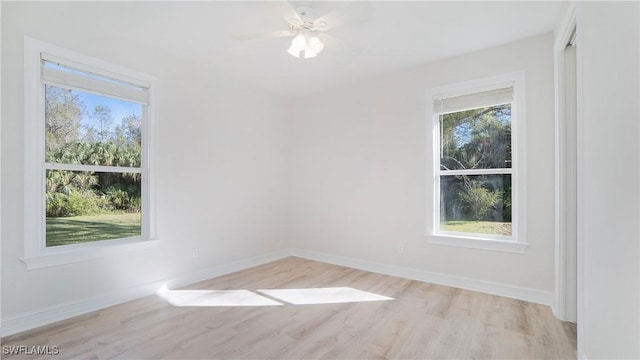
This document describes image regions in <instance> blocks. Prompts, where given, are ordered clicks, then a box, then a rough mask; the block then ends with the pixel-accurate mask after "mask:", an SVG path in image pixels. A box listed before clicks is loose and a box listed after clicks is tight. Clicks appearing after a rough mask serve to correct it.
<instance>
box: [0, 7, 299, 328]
mask: <svg viewBox="0 0 640 360" xmlns="http://www.w3.org/2000/svg"><path fill="white" fill-rule="evenodd" d="M77 4H80V3H73V2H71V3H58V4H57V3H39V4H33V3H20V2H4V3H3V4H2V55H3V58H2V80H3V81H2V94H3V98H2V102H3V106H2V174H3V177H2V195H3V196H2V224H3V227H2V290H3V291H2V318H3V320H6V319H10V318H15V317H20V316H22V315H25V314H28V313H32V312H38V311H42V310H46V309H47V308H49V307H56V306H60V305H64V304H68V303H71V302H77V301H80V302H81V301H82V300H84V299H88V298H96V297H98V298H99V297H101V296H103V295H105V296H106V295H108V294H113V293H118V292H122V291H124V290H126V289H128V288H129V287H133V286H138V285H141V284H148V283H151V282H154V281H159V280H162V279H165V278H170V277H176V276H184V275H188V274H190V273H194V272H197V271H200V270H203V269H207V268H211V267H215V266H218V265H223V264H226V263H229V262H232V261H234V260H238V259H247V258H250V257H252V256H257V255H261V254H265V253H269V252H272V251H276V250H280V249H284V248H288V247H289V244H288V243H287V239H288V221H289V218H288V216H289V212H288V204H289V155H290V153H289V152H290V148H289V142H288V139H289V122H288V119H287V118H286V109H287V101H286V100H285V99H281V98H277V97H274V96H271V95H268V94H266V93H264V92H262V91H261V90H256V89H253V88H251V87H250V86H247V85H245V84H242V83H239V82H236V81H233V80H230V79H228V78H226V77H225V76H223V75H222V74H219V73H216V72H215V69H209V68H202V67H200V66H198V65H196V64H191V63H187V62H184V61H181V60H180V59H176V58H172V57H171V56H169V55H167V54H163V53H161V52H159V51H157V50H156V49H154V48H151V47H149V46H147V45H146V44H142V43H133V42H131V41H130V40H129V39H128V38H127V37H119V36H117V35H114V34H112V33H111V32H110V31H109V29H111V28H113V29H115V28H120V29H122V28H126V27H128V26H132V23H133V22H134V21H135V20H136V19H135V17H134V16H133V15H132V16H118V15H127V14H118V12H117V6H116V7H112V8H113V9H114V11H113V12H109V11H107V10H108V8H109V7H108V6H107V5H105V6H103V7H102V8H101V9H100V13H99V14H97V13H96V11H94V9H93V7H92V6H91V5H90V4H80V5H77ZM129 15H131V14H129ZM24 35H29V36H31V37H33V38H36V39H39V40H43V41H49V42H51V43H54V44H56V45H59V46H63V47H66V48H68V49H71V50H74V51H77V52H80V53H83V54H86V55H89V56H93V57H97V58H100V59H104V60H106V61H110V62H112V63H114V64H117V65H122V66H126V67H129V68H132V69H134V70H138V71H141V72H144V73H147V74H149V75H152V76H155V77H157V78H158V80H159V94H160V95H159V107H158V112H157V113H158V117H157V119H156V120H157V123H156V128H157V138H156V144H157V153H156V165H157V179H156V180H157V202H156V204H157V215H158V235H159V237H160V240H161V245H160V246H159V248H157V249H155V250H149V251H146V252H134V253H128V254H125V255H122V256H117V257H109V258H102V259H98V260H93V261H87V262H82V263H75V264H70V265H65V266H58V267H53V268H46V269H39V270H31V271H26V270H25V265H24V264H23V263H22V262H20V260H19V258H20V257H22V256H23V223H24V220H25V219H23V190H24V189H23V169H24V164H23V146H24V144H23V118H22V113H23V110H22V106H23V105H22V103H23V101H22V97H23V95H22V94H23V55H22V54H23V36H24ZM196 249H197V250H198V252H199V257H197V258H193V257H192V253H193V250H196Z"/></svg>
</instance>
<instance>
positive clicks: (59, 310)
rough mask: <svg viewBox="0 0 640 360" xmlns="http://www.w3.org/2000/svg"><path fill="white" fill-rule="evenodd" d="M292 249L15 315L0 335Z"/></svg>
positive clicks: (1, 325)
mask: <svg viewBox="0 0 640 360" xmlns="http://www.w3.org/2000/svg"><path fill="white" fill-rule="evenodd" d="M290 255H291V252H290V251H289V250H281V251H276V252H272V253H268V254H264V255H259V256H256V257H252V258H249V259H243V260H239V261H234V262H231V263H228V264H223V265H219V266H214V267H212V268H209V269H204V270H201V271H197V272H194V273H191V274H187V275H184V276H177V277H175V278H170V279H163V280H158V281H154V282H151V283H148V284H144V285H140V286H135V287H131V288H128V289H124V290H120V291H116V292H113V293H110V294H106V295H101V296H99V297H92V298H88V299H83V300H78V301H73V302H69V303H66V304H62V305H55V306H51V307H47V308H44V309H39V310H36V311H33V312H29V313H23V314H20V315H16V316H12V317H9V318H6V319H4V318H3V319H2V321H0V336H3V337H4V336H9V335H13V334H17V333H20V332H23V331H27V330H31V329H34V328H37V327H40V326H44V325H48V324H51V323H54V322H56V321H60V320H65V319H69V318H71V317H74V316H78V315H83V314H86V313H89V312H92V311H96V310H100V309H104V308H107V307H109V306H113V305H118V304H122V303H124V302H127V301H131V300H135V299H139V298H141V297H145V296H149V295H153V294H155V293H157V291H158V289H160V287H162V286H163V285H166V286H167V287H169V288H171V289H174V288H177V287H182V286H186V285H189V284H193V283H196V282H199V281H203V280H207V279H211V278H214V277H217V276H221V275H225V274H229V273H232V272H236V271H240V270H244V269H248V268H250V267H254V266H258V265H262V264H266V263H269V262H272V261H275V260H279V259H282V258H285V257H287V256H290Z"/></svg>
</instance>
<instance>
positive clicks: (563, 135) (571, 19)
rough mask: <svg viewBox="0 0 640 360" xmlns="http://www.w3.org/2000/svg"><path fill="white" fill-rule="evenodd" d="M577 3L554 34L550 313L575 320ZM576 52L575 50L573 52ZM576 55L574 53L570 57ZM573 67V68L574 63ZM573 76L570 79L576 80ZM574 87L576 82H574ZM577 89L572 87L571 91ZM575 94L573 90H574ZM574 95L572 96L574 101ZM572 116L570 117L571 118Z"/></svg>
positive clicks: (565, 319) (572, 4)
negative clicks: (552, 293)
mask: <svg viewBox="0 0 640 360" xmlns="http://www.w3.org/2000/svg"><path fill="white" fill-rule="evenodd" d="M576 31H577V30H576V6H575V3H571V4H570V6H569V9H568V10H567V13H566V15H565V18H564V20H563V22H562V24H561V25H560V27H559V28H558V29H556V34H555V44H554V68H555V87H554V88H555V99H556V107H555V130H556V131H555V147H556V151H555V296H554V302H553V306H552V307H551V308H552V310H553V314H554V315H555V316H557V317H558V318H559V319H561V320H564V321H571V322H576V321H577V294H576V292H577V282H578V280H577V266H576V262H577V245H576V244H577V220H576V219H577V213H578V209H577V198H576V189H577V181H578V180H577V167H576V164H577V161H578V159H577V158H576V157H577V155H576V152H577V151H576V150H577V137H576V136H577V131H578V129H577V122H576V114H575V113H574V114H571V112H572V111H575V109H571V108H570V107H568V106H567V101H568V100H570V99H567V90H570V89H572V86H571V85H569V84H568V83H567V80H569V79H570V78H568V77H567V75H569V74H568V73H567V70H570V69H567V56H566V55H567V53H566V51H567V44H568V43H569V42H570V41H571V40H572V38H573V37H575V36H576ZM574 54H575V52H574ZM573 58H574V59H576V57H575V55H574V57H573ZM573 65H574V68H573V70H572V71H574V72H575V71H576V68H575V65H576V64H575V63H574V64H573ZM575 80H576V79H573V81H575ZM573 87H575V86H573ZM575 90H576V89H575V88H574V89H573V91H575ZM574 95H575V94H574ZM575 100H576V99H575V98H574V99H573V100H572V101H574V102H575ZM570 117H573V119H570Z"/></svg>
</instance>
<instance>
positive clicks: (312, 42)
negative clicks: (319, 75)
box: [305, 36, 324, 54]
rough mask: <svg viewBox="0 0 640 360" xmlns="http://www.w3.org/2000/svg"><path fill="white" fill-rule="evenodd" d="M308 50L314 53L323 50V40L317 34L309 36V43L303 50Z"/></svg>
mask: <svg viewBox="0 0 640 360" xmlns="http://www.w3.org/2000/svg"><path fill="white" fill-rule="evenodd" d="M309 50H311V51H313V52H314V53H315V54H319V53H320V52H322V50H324V42H323V41H322V40H320V38H319V37H317V36H313V37H311V39H309V44H308V45H307V50H305V51H309Z"/></svg>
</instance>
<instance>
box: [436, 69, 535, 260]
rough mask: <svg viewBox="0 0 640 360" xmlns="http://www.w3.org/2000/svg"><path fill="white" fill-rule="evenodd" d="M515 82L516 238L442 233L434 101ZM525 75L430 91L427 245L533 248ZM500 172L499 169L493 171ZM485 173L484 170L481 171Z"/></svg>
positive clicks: (518, 250)
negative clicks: (528, 207) (529, 223)
mask: <svg viewBox="0 0 640 360" xmlns="http://www.w3.org/2000/svg"><path fill="white" fill-rule="evenodd" d="M505 83H513V90H514V101H513V105H512V118H511V133H512V135H513V136H512V140H511V145H512V159H513V160H514V161H513V163H512V169H511V171H510V172H511V173H512V179H511V181H512V189H513V190H512V191H513V193H512V195H511V196H512V203H513V206H512V220H514V221H513V235H512V236H511V237H504V236H484V235H481V234H468V233H454V232H446V233H442V232H440V233H438V232H437V231H436V230H437V228H438V225H437V224H439V221H440V220H439V211H440V209H439V208H440V189H439V188H437V186H438V184H439V181H438V179H437V178H436V177H437V176H438V175H439V174H438V171H437V168H436V167H439V166H440V159H439V152H438V151H435V150H434V149H436V146H438V144H439V141H440V140H439V132H438V117H437V116H435V115H434V110H433V102H434V99H436V98H439V97H440V98H441V97H443V96H447V97H448V96H459V95H465V94H471V93H474V92H480V91H486V90H491V89H495V88H496V86H497V85H498V84H505ZM524 89H525V75H524V72H522V71H520V72H513V73H508V74H504V75H499V76H495V77H490V78H484V79H479V80H474V81H468V82H463V83H456V84H451V85H446V86H440V87H434V88H430V89H428V90H427V94H426V95H427V101H426V104H427V111H426V129H427V148H426V151H427V166H426V169H427V179H429V181H430V187H429V189H430V190H429V191H427V219H426V220H427V221H426V222H427V229H426V234H425V237H426V238H427V242H428V243H430V244H434V245H446V246H455V247H464V248H472V249H482V250H492V251H501V252H508V253H517V254H524V253H525V252H526V250H527V248H528V247H529V243H528V242H527V240H526V185H525V181H526V171H525V169H526V166H525V159H526V156H525V148H526V147H525V140H526V132H525V124H526V121H525V90H524ZM491 171H492V173H498V172H500V171H499V170H497V171H496V170H491ZM478 172H479V173H482V172H483V170H478Z"/></svg>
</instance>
